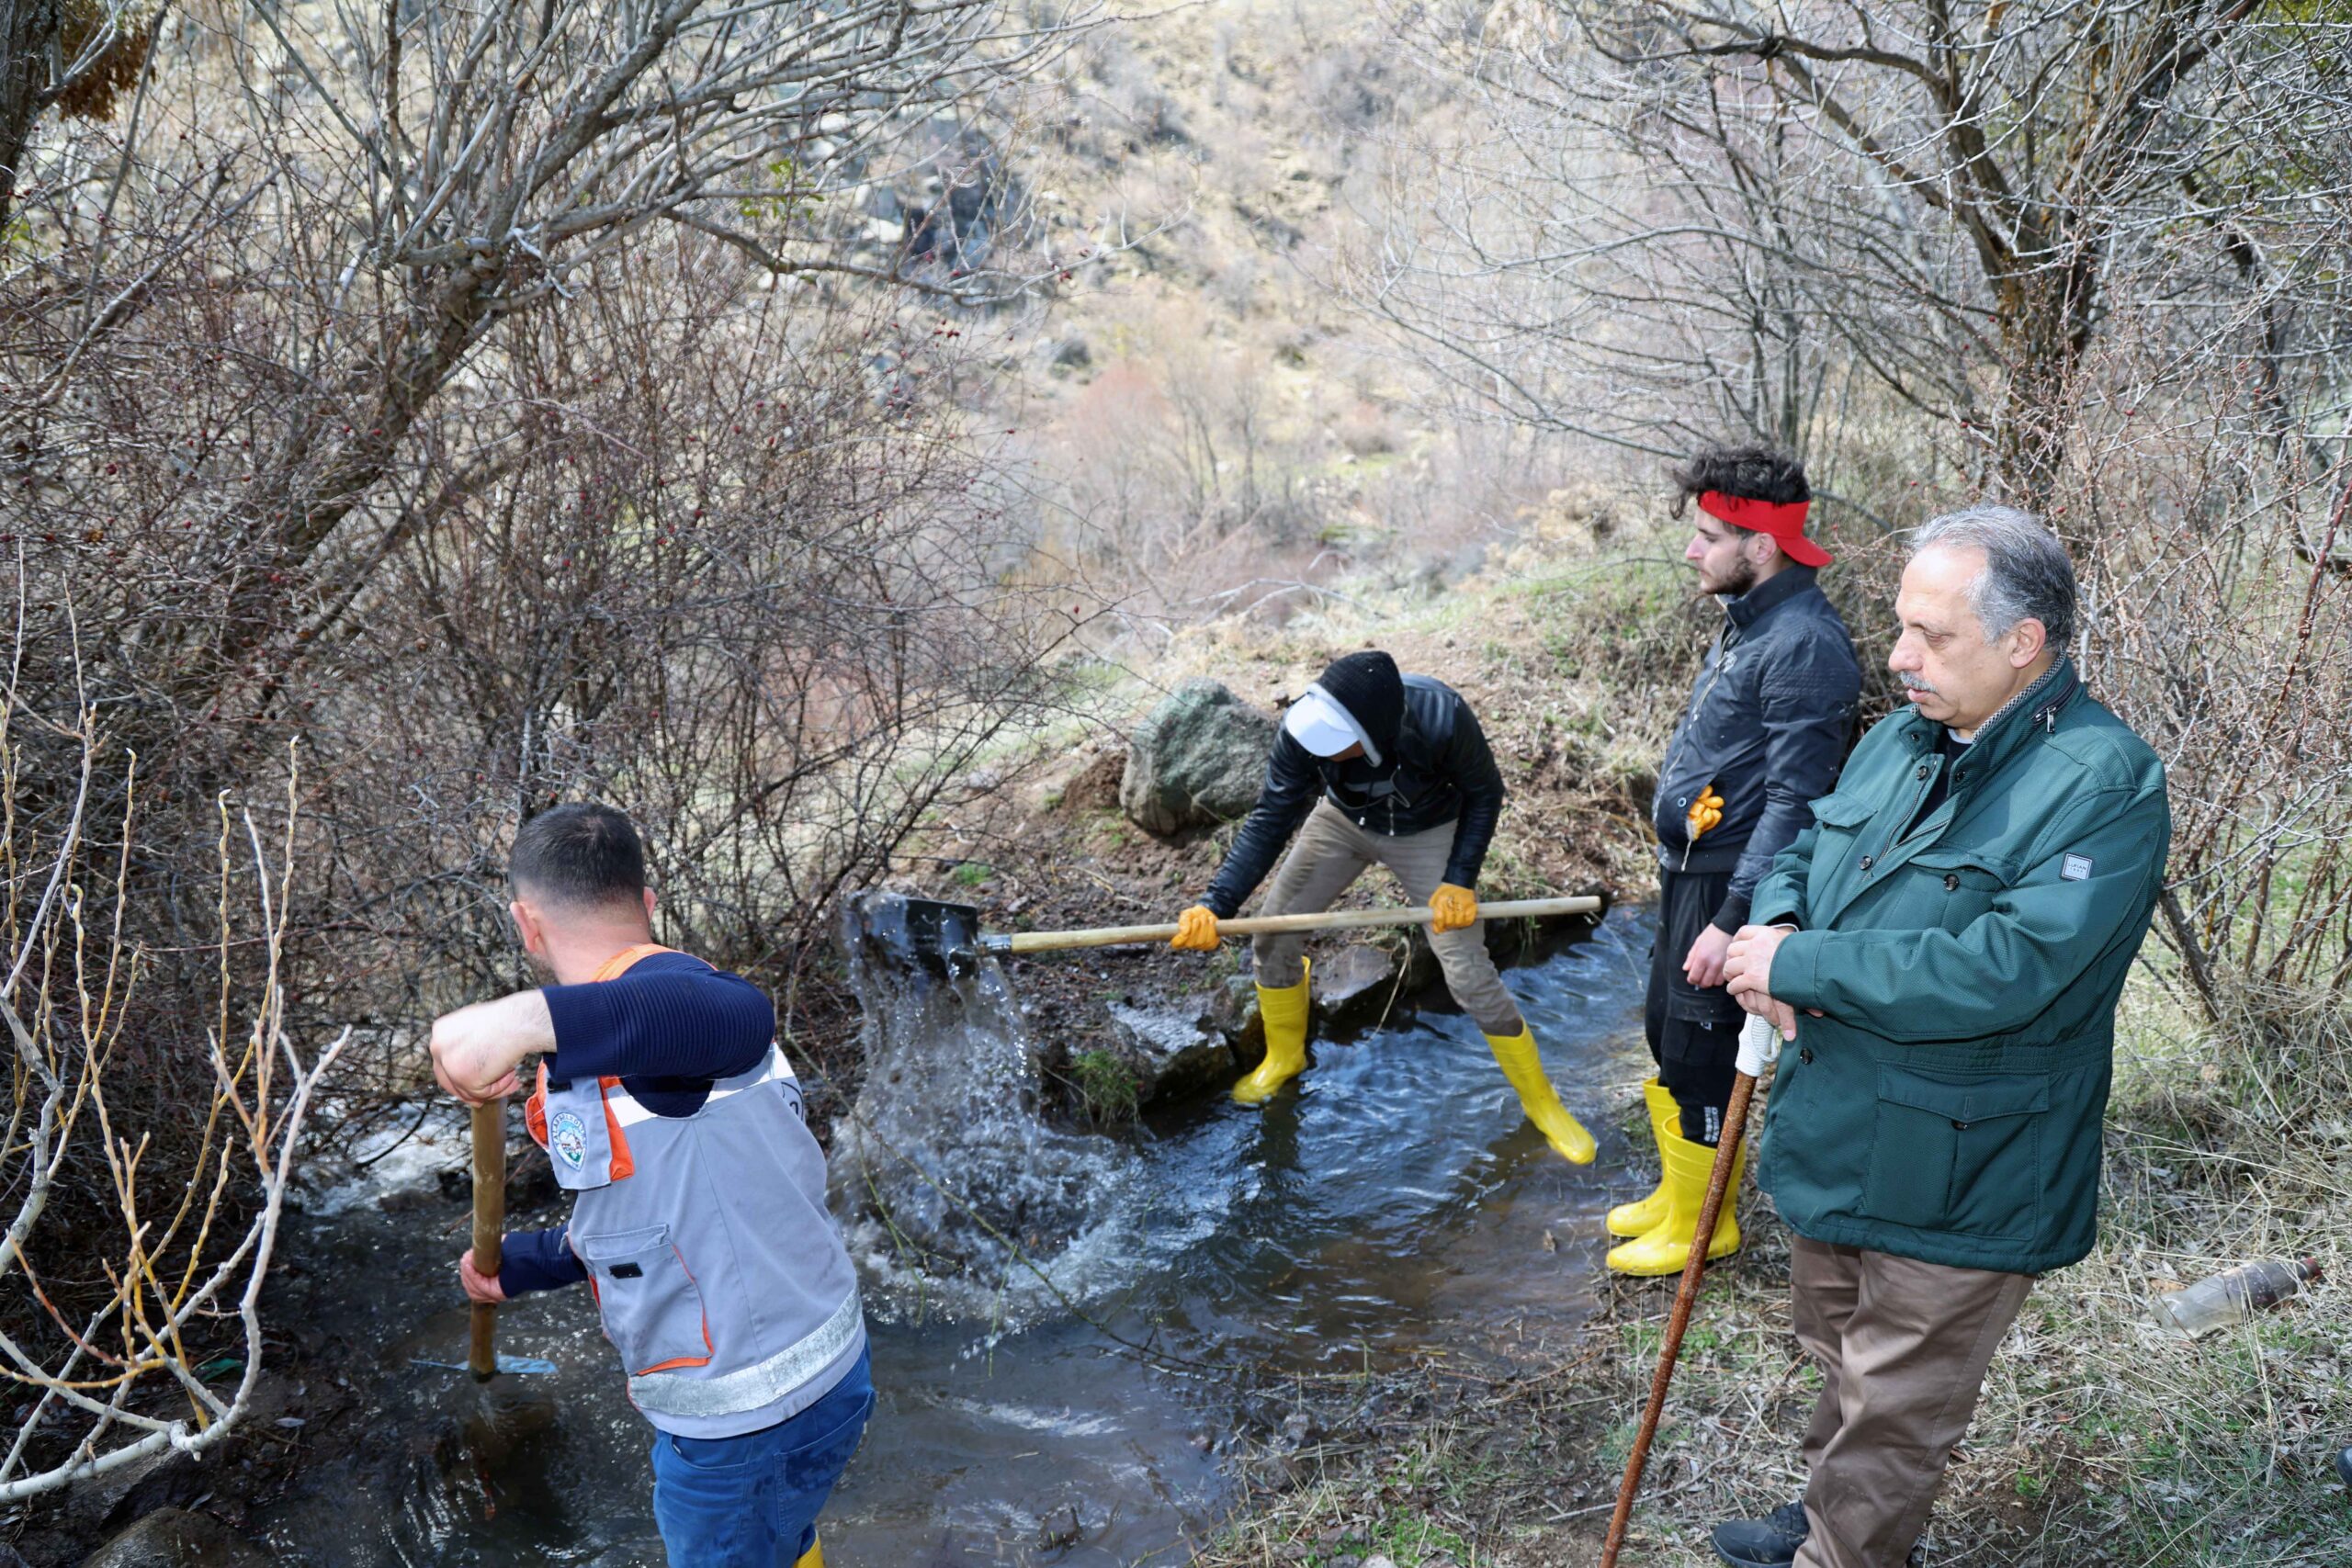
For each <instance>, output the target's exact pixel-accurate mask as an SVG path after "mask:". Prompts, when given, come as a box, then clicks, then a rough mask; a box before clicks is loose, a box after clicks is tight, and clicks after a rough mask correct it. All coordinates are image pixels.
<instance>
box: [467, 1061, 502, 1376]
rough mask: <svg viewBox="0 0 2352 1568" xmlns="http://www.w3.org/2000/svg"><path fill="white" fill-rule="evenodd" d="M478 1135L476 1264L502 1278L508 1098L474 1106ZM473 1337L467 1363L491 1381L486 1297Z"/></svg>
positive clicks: (493, 1325)
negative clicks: (501, 1249)
mask: <svg viewBox="0 0 2352 1568" xmlns="http://www.w3.org/2000/svg"><path fill="white" fill-rule="evenodd" d="M473 1135H474V1268H475V1269H478V1270H480V1271H481V1273H483V1274H486V1275H488V1276H489V1277H490V1278H492V1279H493V1280H495V1279H496V1278H498V1266H499V1263H500V1262H501V1261H502V1259H501V1258H500V1257H499V1244H500V1238H501V1237H502V1236H503V1234H504V1233H505V1229H506V1101H504V1100H491V1101H490V1102H489V1103H487V1104H484V1105H477V1106H475V1107H474V1108H473ZM471 1326H472V1330H473V1338H472V1343H471V1345H470V1346H469V1349H468V1352H467V1356H466V1366H467V1368H468V1369H469V1371H472V1373H473V1374H474V1382H489V1381H490V1380H491V1379H492V1377H494V1376H496V1375H497V1372H498V1348H497V1344H496V1338H497V1334H498V1309H497V1308H496V1307H494V1306H492V1305H491V1304H490V1303H488V1302H476V1303H473V1323H472V1325H471Z"/></svg>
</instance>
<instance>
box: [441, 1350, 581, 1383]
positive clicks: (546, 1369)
mask: <svg viewBox="0 0 2352 1568" xmlns="http://www.w3.org/2000/svg"><path fill="white" fill-rule="evenodd" d="M408 1364H409V1365H410V1366H412V1367H431V1368H433V1369H434V1370H435V1371H444V1372H464V1371H472V1370H473V1369H472V1368H470V1367H469V1366H467V1365H466V1363H465V1362H463V1361H433V1360H427V1359H425V1358H424V1357H423V1356H413V1357H411V1358H410V1359H409V1363H408ZM498 1370H499V1371H502V1372H514V1373H516V1374H518V1375H520V1374H524V1373H528V1374H530V1375H532V1376H535V1377H552V1376H554V1375H555V1363H554V1362H553V1361H550V1360H548V1359H544V1358H542V1357H538V1356H510V1355H507V1354H506V1353H505V1352H504V1351H503V1350H502V1351H500V1352H499V1356H498Z"/></svg>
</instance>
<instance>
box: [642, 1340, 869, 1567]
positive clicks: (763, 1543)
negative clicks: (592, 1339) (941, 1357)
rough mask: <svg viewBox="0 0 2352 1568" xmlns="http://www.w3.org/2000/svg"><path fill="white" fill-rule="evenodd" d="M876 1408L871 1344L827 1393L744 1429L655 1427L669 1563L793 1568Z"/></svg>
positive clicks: (656, 1500) (657, 1506)
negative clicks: (719, 1433)
mask: <svg viewBox="0 0 2352 1568" xmlns="http://www.w3.org/2000/svg"><path fill="white" fill-rule="evenodd" d="M873 1411H874V1371H873V1365H872V1355H871V1352H861V1353H860V1354H859V1356H858V1358H857V1364H856V1365H855V1366H854V1367H852V1368H851V1369H850V1370H849V1371H848V1372H847V1374H846V1375H844V1376H843V1377H842V1381H841V1382H838V1383H835V1384H834V1385H833V1386H832V1388H831V1391H829V1392H828V1393H826V1395H825V1397H824V1398H822V1399H820V1400H819V1401H817V1403H816V1404H812V1405H810V1406H809V1408H808V1409H806V1410H804V1411H802V1412H801V1413H800V1414H799V1415H797V1416H794V1417H792V1418H791V1419H790V1420H788V1421H779V1422H777V1423H776V1424H775V1426H773V1427H762V1428H760V1430H758V1431H756V1432H746V1433H744V1434H743V1435H742V1436H741V1437H740V1438H673V1437H672V1436H671V1435H670V1434H669V1433H667V1432H656V1433H654V1434H653V1522H654V1524H655V1525H656V1526H658V1527H659V1528H660V1529H661V1531H662V1545H663V1546H665V1547H667V1548H668V1549H669V1552H670V1568H792V1564H793V1563H794V1562H797V1560H798V1559H799V1558H800V1556H801V1555H802V1554H803V1553H804V1552H806V1551H808V1550H809V1548H810V1547H811V1546H814V1545H815V1544H816V1542H817V1514H818V1511H819V1510H820V1509H821V1508H823V1507H824V1506H825V1499H826V1498H828V1497H830V1496H831V1495H832V1491H833V1483H834V1482H836V1481H839V1480H840V1479H841V1474H842V1467H843V1466H845V1465H847V1464H848V1463H849V1456H850V1455H851V1454H853V1453H855V1452H856V1451H857V1442H858V1439H859V1438H862V1437H864V1436H865V1418H866V1416H869V1415H871V1414H873Z"/></svg>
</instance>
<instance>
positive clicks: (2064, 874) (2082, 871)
mask: <svg viewBox="0 0 2352 1568" xmlns="http://www.w3.org/2000/svg"><path fill="white" fill-rule="evenodd" d="M2058 874H2059V876H2060V877H2061V878H2063V879H2064V880H2065V881H2068V882H2088V881H2089V880H2090V878H2091V857H2090V856H2088V855H2068V856H2067V857H2066V858H2065V859H2064V860H2062V861H2060V862H2059V863H2058Z"/></svg>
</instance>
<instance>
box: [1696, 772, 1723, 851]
mask: <svg viewBox="0 0 2352 1568" xmlns="http://www.w3.org/2000/svg"><path fill="white" fill-rule="evenodd" d="M1723 819H1724V797H1723V796H1722V795H1717V794H1716V793H1715V786H1714V785H1713V784H1709V785H1708V786H1707V787H1706V788H1704V789H1702V790H1701V791H1700V792H1699V798H1698V799H1696V800H1694V801H1692V802H1691V815H1690V817H1689V818H1688V820H1689V822H1690V824H1691V838H1692V839H1694V840H1696V839H1698V838H1700V837H1702V835H1703V834H1705V832H1706V831H1707V829H1710V828H1712V827H1713V826H1714V825H1715V824H1716V823H1718V822H1720V821H1722V820H1723Z"/></svg>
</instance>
